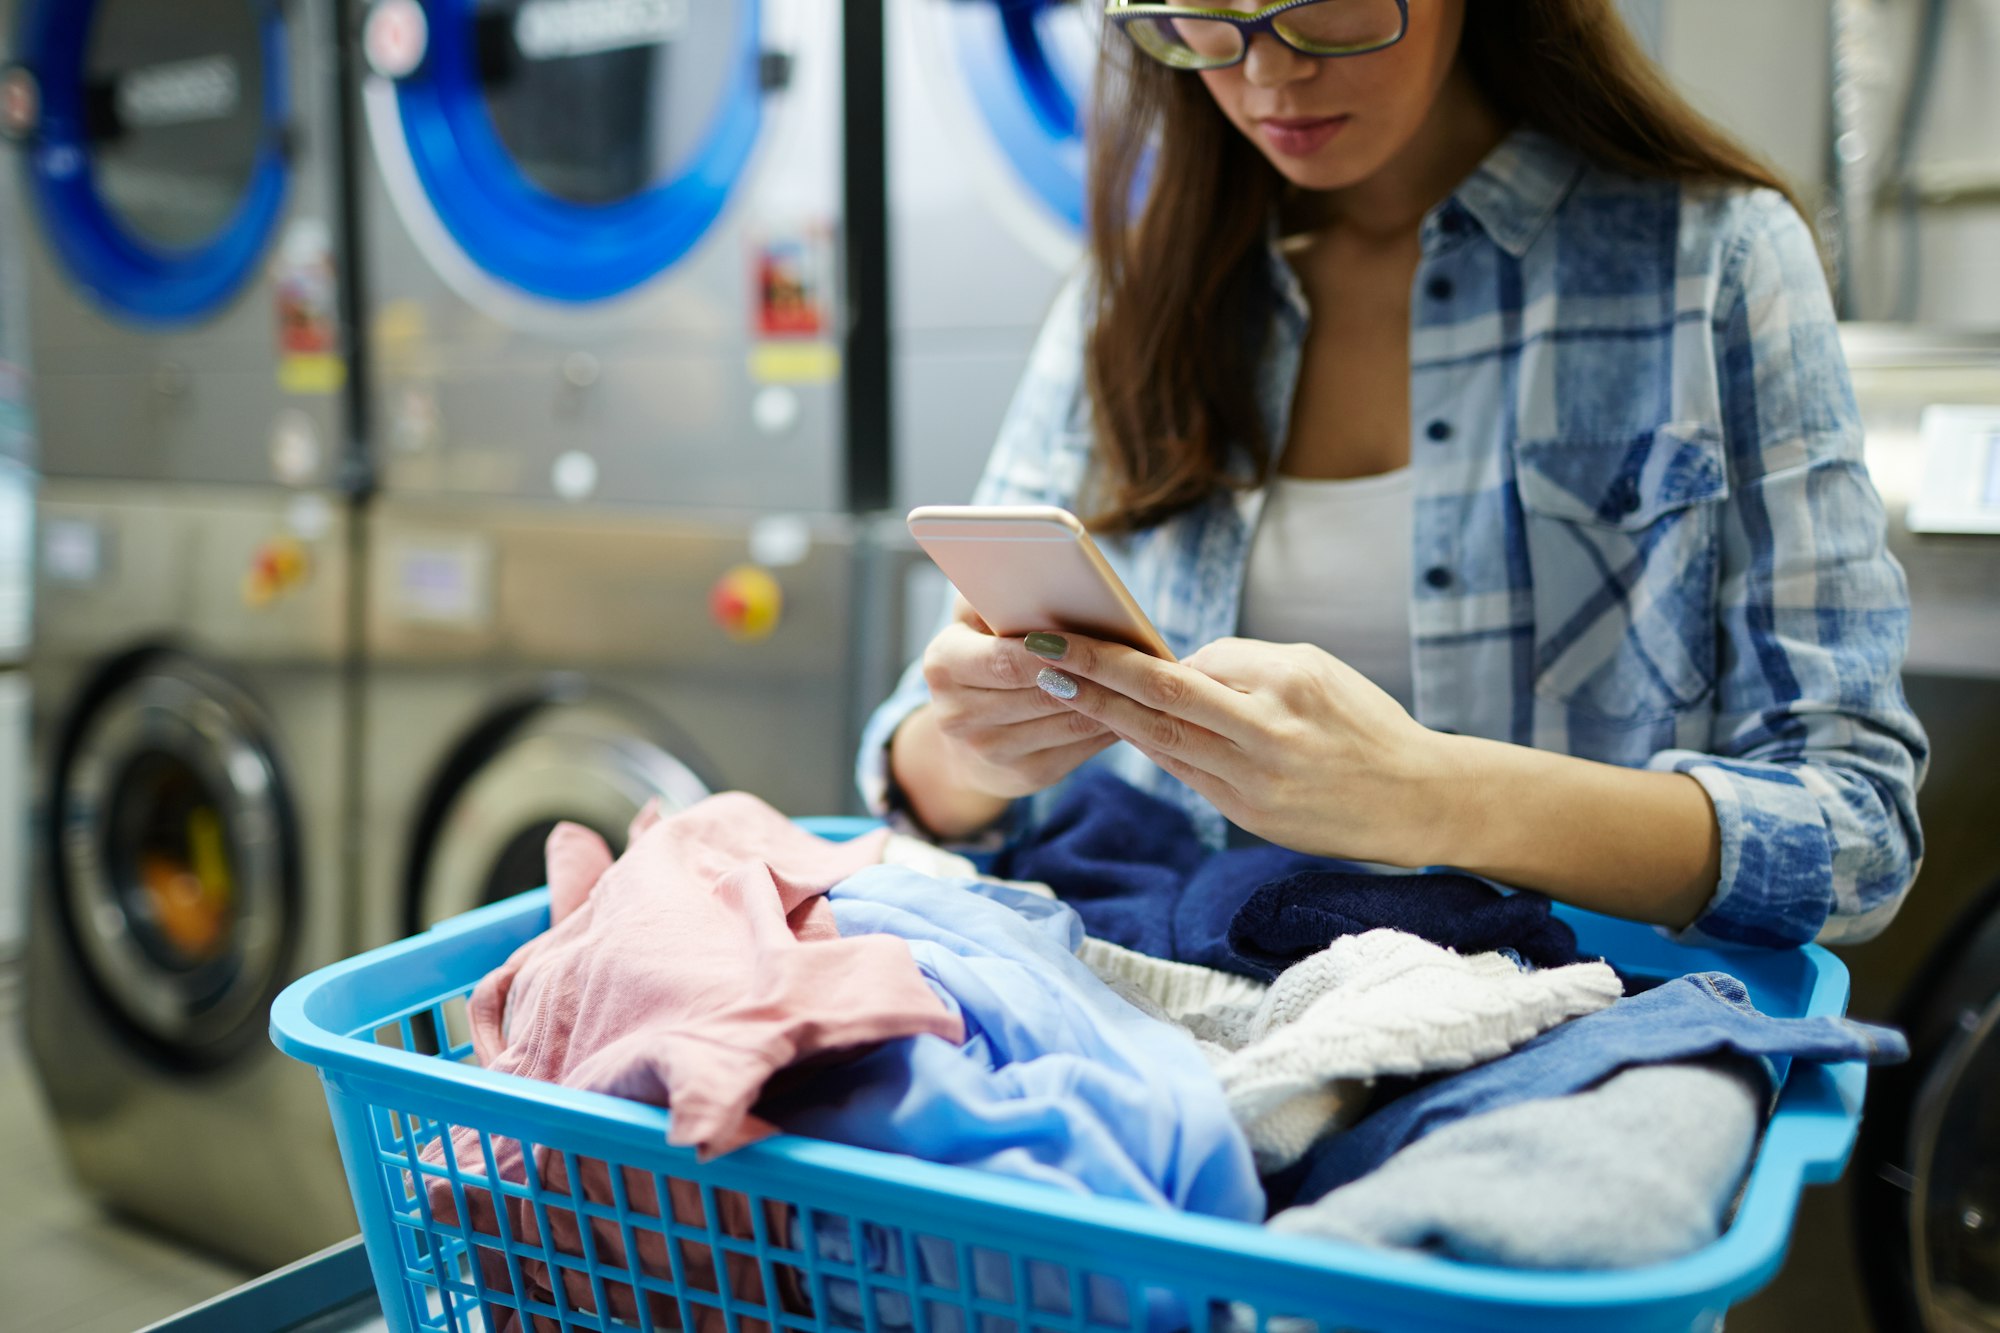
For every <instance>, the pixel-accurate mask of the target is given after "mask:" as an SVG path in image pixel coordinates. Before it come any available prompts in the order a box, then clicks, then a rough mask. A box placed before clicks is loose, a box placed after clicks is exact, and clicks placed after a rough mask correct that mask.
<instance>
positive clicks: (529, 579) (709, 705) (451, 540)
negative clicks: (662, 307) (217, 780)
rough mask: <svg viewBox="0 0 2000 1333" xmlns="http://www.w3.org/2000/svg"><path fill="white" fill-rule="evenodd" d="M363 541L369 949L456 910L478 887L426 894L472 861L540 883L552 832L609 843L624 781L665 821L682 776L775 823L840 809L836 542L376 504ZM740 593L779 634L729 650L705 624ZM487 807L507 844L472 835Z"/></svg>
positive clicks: (828, 526)
mask: <svg viewBox="0 0 2000 1333" xmlns="http://www.w3.org/2000/svg"><path fill="white" fill-rule="evenodd" d="M369 526H370V532H369V542H370V545H371V547H372V549H373V552H374V556H375V558H374V563H373V569H372V573H371V576H370V582H371V588H370V596H369V599H368V600H369V611H368V628H367V644H368V651H369V665H368V687H367V706H366V722H365V732H364V737H365V752H366V756H367V758H366V768H365V770H364V784H363V785H364V790H365V792H366V805H365V808H364V809H363V811H362V818H361V829H362V854H363V857H364V862H365V865H366V873H365V874H364V876H363V882H364V886H365V887H364V894H363V897H364V901H365V903H366V910H367V911H368V913H369V914H370V920H369V925H368V929H367V935H368V937H369V938H371V939H376V940H384V939H391V938H395V937H396V936H397V935H399V934H403V933H407V930H408V928H409V927H410V926H411V925H412V924H414V923H416V922H417V921H420V920H422V919H425V918H426V917H434V916H435V915H437V914H438V910H439V909H437V908H436V907H435V904H436V903H438V902H446V903H448V905H449V906H452V907H459V908H462V907H469V906H473V905H475V903H476V900H477V897H478V896H479V894H480V893H483V892H484V890H478V889H475V890H474V891H470V892H472V898H471V900H467V892H468V891H461V890H456V889H447V890H443V891H440V890H439V889H438V887H437V882H436V877H437V876H438V875H439V874H441V873H443V872H442V871H441V870H440V867H445V868H448V869H449V874H448V875H446V876H445V877H446V878H448V879H450V880H451V881H452V883H453V884H472V885H475V886H477V885H478V884H479V882H480V881H481V880H482V879H490V878H491V874H489V875H487V876H482V875H481V874H480V873H479V872H478V871H477V870H476V868H475V869H472V870H468V869H467V862H468V860H477V859H478V857H479V856H486V857H487V858H488V859H489V862H490V863H491V865H492V871H493V873H497V872H498V871H499V870H500V869H501V867H500V866H499V864H498V863H499V861H500V860H502V859H507V860H510V861H515V860H521V858H525V862H524V864H525V865H526V867H527V869H526V872H525V873H527V874H529V875H530V876H533V875H538V874H539V873H540V858H539V850H540V844H539V840H538V838H539V834H540V833H542V832H545V831H546V826H547V824H548V823H549V822H552V821H553V820H555V819H558V818H568V819H574V820H577V821H579V822H585V823H588V824H590V825H592V826H593V827H596V828H598V830H599V831H600V832H602V833H604V834H605V835H606V836H607V837H610V838H611V839H612V840H613V841H614V843H616V842H618V841H619V840H621V839H622V836H623V833H624V824H625V822H626V821H627V820H629V818H630V816H631V815H632V814H633V813H634V812H636V810H637V808H638V805H639V803H640V800H642V799H644V797H643V796H641V797H640V798H639V799H632V798H631V797H630V796H629V795H626V796H620V795H619V793H631V792H635V791H641V790H644V788H643V786H634V785H633V781H634V779H633V778H632V775H633V774H634V773H635V772H645V773H649V774H652V775H653V776H651V777H649V778H647V779H646V781H649V782H652V783H653V784H654V785H653V787H652V789H650V790H645V794H647V795H654V794H657V795H661V796H663V797H666V798H668V800H669V804H678V803H680V799H679V798H680V795H681V794H682V793H685V792H686V791H688V790H690V788H689V787H688V786H687V785H686V784H685V783H684V782H682V781H681V771H683V770H684V771H685V773H686V774H688V775H691V776H692V777H693V778H694V779H696V780H698V782H699V784H700V785H701V786H702V787H705V788H707V789H712V790H722V789H724V788H740V789H742V790H746V791H750V792H753V793H755V794H756V795H758V796H761V797H763V798H764V799H765V800H768V801H770V802H771V803H772V804H773V805H775V806H777V807H778V808H779V809H781V810H784V811H786V812H787V813H789V814H807V813H816V812H826V811H833V812H836V813H837V812H840V811H842V810H845V809H848V808H849V807H850V806H851V805H852V803H853V799H854V798H853V795H852V783H851V781H850V780H849V773H850V771H851V767H852V761H853V750H852V744H853V742H852V736H853V731H854V719H853V709H854V707H855V706H856V703H857V701H856V700H855V698H854V691H853V690H852V689H851V688H850V687H849V686H848V684H847V682H848V681H849V680H850V679H851V672H852V663H851V661H850V653H851V642H852V640H851V631H850V625H851V623H852V620H853V615H854V606H855V600H856V598H855V591H854V584H855V563H856V543H855V537H854V532H853V527H852V524H851V522H850V521H848V520H845V519H839V518H832V517H821V518H813V519H802V518H796V517H783V516H777V517H773V516H766V517H765V518H764V519H762V520H758V519H756V518H754V517H752V516H747V515H740V514H738V515H728V516H725V517H717V518H712V519H711V518H707V517H694V516H691V515H689V514H688V513H685V512H683V513H680V514H675V515H667V514H662V513H660V512H657V511H644V510H613V509H608V508H598V509H596V510H593V511H582V510H575V509H569V508H566V507H561V506H555V505H547V504H543V505H524V504H514V505H508V506H497V505H485V504H475V503H472V502H468V501H460V502H457V503H451V502H422V501H412V500H392V501H389V502H387V503H385V504H384V505H383V506H382V507H381V508H380V509H379V510H378V511H377V512H375V513H374V514H372V515H371V517H370V520H369ZM739 584H741V585H743V586H745V587H747V588H749V589H751V590H752V592H753V593H754V592H755V591H756V590H757V589H763V590H766V591H767V592H773V593H775V595H776V604H775V611H776V614H775V620H770V619H759V618H757V617H748V618H744V619H742V620H740V621H738V622H734V623H736V624H737V633H736V634H734V635H732V633H731V632H730V631H729V630H728V629H725V628H724V626H723V625H722V624H720V623H718V620H717V618H716V617H717V615H718V613H720V614H722V615H723V617H724V619H727V618H728V616H729V610H728V607H727V605H726V603H727V602H728V601H729V598H730V597H731V596H732V590H733V589H734V588H736V587H737V586H738V585H739ZM759 635H761V636H762V637H757V636H759ZM635 755H636V756H637V757H636V758H635ZM662 771H665V772H666V773H667V776H665V777H661V776H659V774H660V773H661V772H662ZM551 773H556V774H568V775H570V776H569V779H568V781H569V782H570V787H569V789H568V791H567V792H566V793H564V788H563V786H562V784H561V783H555V782H550V781H549V780H548V779H549V775H550V774H551ZM496 774H498V776H497V777H496V776H495V775H496ZM544 793H547V794H548V795H546V796H545V795H544ZM557 794H563V795H564V796H565V799H562V800H556V799H554V797H555V795H557ZM695 794H697V795H698V794H699V792H698V791H697V792H696V793H695ZM538 803H539V804H538ZM614 807H615V808H614ZM503 809H504V810H505V811H507V812H508V813H507V816H506V817H507V818H509V819H513V820H515V821H516V827H515V828H514V829H512V830H496V829H493V828H491V827H489V826H488V824H489V822H490V820H491V819H495V818H499V817H500V816H498V815H497V814H495V813H493V812H495V811H499V810H503ZM518 837H530V838H532V839H534V841H533V842H532V846H528V847H517V846H516V842H517V838H518ZM510 848H512V849H513V852H510V853H509V855H508V856H507V857H502V856H501V855H500V853H501V852H503V851H507V850H508V849H510ZM514 853H518V854H519V855H518V856H516V855H515V854H514ZM503 881H505V884H504V887H507V888H508V889H510V890H518V889H521V888H526V887H531V886H532V885H533V884H534V883H536V882H538V881H537V880H535V879H533V878H530V879H528V880H527V881H526V882H522V883H516V882H512V881H510V880H506V878H505V876H504V875H503V876H501V877H500V878H499V879H493V880H492V888H493V891H495V892H498V891H500V888H501V887H502V886H503V883H502V882H503ZM440 892H442V893H443V897H440V896H439V894H440ZM454 895H456V896H454ZM426 904H432V906H426Z"/></svg>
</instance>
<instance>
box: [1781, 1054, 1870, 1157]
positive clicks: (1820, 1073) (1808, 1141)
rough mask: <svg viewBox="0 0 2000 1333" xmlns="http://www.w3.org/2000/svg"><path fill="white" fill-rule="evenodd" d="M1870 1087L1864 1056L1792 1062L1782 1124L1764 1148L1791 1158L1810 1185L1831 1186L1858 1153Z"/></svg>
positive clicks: (1787, 1080) (1782, 1099) (1782, 1101)
mask: <svg viewBox="0 0 2000 1333" xmlns="http://www.w3.org/2000/svg"><path fill="white" fill-rule="evenodd" d="M1867 1089H1868V1066H1867V1065H1866V1064H1865V1063H1863V1062H1862V1061H1860V1060H1843V1061H1841V1062H1839V1063H1838V1064H1818V1063H1815V1062H1813V1061H1810V1060H1794V1061H1792V1068H1791V1073H1790V1076H1789V1077H1787V1078H1786V1079H1785V1088H1784V1091H1783V1092H1782V1093H1780V1094H1779V1096H1778V1108H1777V1116H1774V1117H1773V1119H1772V1123H1773V1125H1774V1126H1779V1127H1780V1128H1776V1129H1774V1130H1773V1132H1772V1133H1771V1134H1770V1135H1768V1136H1767V1141H1766V1143H1765V1147H1764V1151H1765V1152H1766V1153H1769V1154H1774V1155H1778V1156H1781V1157H1790V1158H1792V1159H1793V1160H1794V1161H1796V1162H1797V1163H1798V1170H1799V1175H1800V1178H1801V1179H1802V1180H1804V1181H1805V1182H1806V1183H1808V1184H1812V1185H1827V1184H1831V1183H1832V1182H1834V1181H1836V1180H1838V1179H1840V1176H1841V1173H1842V1172H1843V1171H1845V1170H1846V1169H1847V1159H1848V1158H1849V1157H1850V1156H1852V1155H1853V1153H1854V1140H1855V1136H1856V1134H1857V1133H1858V1131H1859V1129H1860V1126H1861V1099H1862V1096H1863V1095H1864V1094H1865V1093H1866V1092H1867ZM1778 1116H1782V1117H1783V1119H1779V1118H1778ZM1774 1165H1775V1163H1774Z"/></svg>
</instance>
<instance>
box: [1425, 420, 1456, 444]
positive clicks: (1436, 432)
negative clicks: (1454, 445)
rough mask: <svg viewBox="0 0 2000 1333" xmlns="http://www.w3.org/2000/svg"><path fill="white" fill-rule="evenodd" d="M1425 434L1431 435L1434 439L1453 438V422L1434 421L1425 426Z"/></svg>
mask: <svg viewBox="0 0 2000 1333" xmlns="http://www.w3.org/2000/svg"><path fill="white" fill-rule="evenodd" d="M1424 434H1426V435H1428V436H1430V437H1431V438H1432V439H1433V440H1448V439H1450V438H1451V423H1450V422H1449V421H1433V422H1432V423H1431V424H1430V425H1428V426H1426V427H1424Z"/></svg>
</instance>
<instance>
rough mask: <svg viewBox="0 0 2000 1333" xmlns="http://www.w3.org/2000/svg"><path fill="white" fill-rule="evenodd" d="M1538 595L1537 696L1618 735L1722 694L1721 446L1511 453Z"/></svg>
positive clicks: (1662, 439)
mask: <svg viewBox="0 0 2000 1333" xmlns="http://www.w3.org/2000/svg"><path fill="white" fill-rule="evenodd" d="M1515 464H1516V468H1515V475H1516V480H1517V484H1518V487H1519V492H1520V497H1521V508H1522V511H1523V515H1524V520H1525V531H1526V538H1527V553H1528V562H1529V566H1530V575H1531V578H1532V581H1533V588H1534V614H1535V693H1536V694H1537V695H1538V696H1540V697H1541V698H1543V699H1547V700H1550V701H1552V702H1556V703H1560V704H1562V705H1564V706H1565V707H1568V708H1571V709H1574V710H1576V711H1578V712H1581V713H1585V714H1588V715H1590V716H1592V717H1595V718H1598V719H1601V720H1603V721H1607V722H1613V723H1635V724H1636V723H1642V722H1648V721H1655V720H1658V719H1660V718H1664V717H1671V716H1673V715H1674V714H1677V713H1681V712H1685V711H1686V710H1687V709H1689V708H1691V707H1693V706H1694V705H1696V704H1698V703H1700V702H1701V701H1702V700H1703V699H1704V698H1705V697H1706V696H1707V695H1708V693H1709V691H1710V690H1711V689H1713V688H1714V685H1715V662H1716V614H1717V612H1716V577H1717V546H1718V535H1717V524H1718V519H1719V515H1720V510H1721V502H1722V501H1723V500H1725V499H1726V498H1728V494H1729V482H1728V471H1727V468H1726V467H1725V466H1724V462H1723V452H1722V437H1721V435H1720V433H1719V432H1718V431H1717V430H1716V429H1715V428H1714V427H1711V426H1706V425H1699V424H1693V423H1685V422H1677V423H1670V424H1668V425H1664V426H1661V427H1659V428H1658V429H1657V430H1655V431H1654V432H1653V433H1652V434H1651V435H1649V436H1646V437H1642V438H1640V439H1638V440H1621V441H1601V440H1543V441H1532V442H1524V443H1521V444H1519V445H1517V446H1516V448H1515Z"/></svg>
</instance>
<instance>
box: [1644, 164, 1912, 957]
mask: <svg viewBox="0 0 2000 1333" xmlns="http://www.w3.org/2000/svg"><path fill="white" fill-rule="evenodd" d="M1740 201H1741V202H1740V206H1739V211H1740V217H1739V220H1738V221H1739V226H1738V229H1737V230H1736V234H1735V237H1734V240H1733V241H1732V243H1731V245H1730V248H1729V250H1728V252H1727V258H1726V261H1725V263H1724V265H1723V268H1722V271H1721V277H1720V282H1719V289H1718V294H1717V299H1716V304H1715V309H1714V331H1715V345H1716V347H1717V349H1718V362H1719V364H1718V366H1717V376H1718V381H1717V382H1718V388H1719V390H1720V393H1721V398H1722V410H1723V432H1724V440H1725V446H1726V449H1727V454H1728V465H1729V486H1730V493H1729V498H1728V500H1727V501H1726V503H1725V505H1724V507H1723V514H1722V535H1721V540H1722V552H1721V568H1720V574H1719V588H1718V593H1719V605H1720V609H1721V617H1722V621H1721V626H1720V628H1721V630H1722V633H1721V636H1720V641H1721V661H1720V662H1719V663H1718V667H1719V676H1718V681H1717V691H1718V697H1717V700H1716V706H1715V711H1714V723H1713V730H1712V735H1711V738H1710V741H1709V744H1708V746H1707V747H1706V748H1707V750H1708V752H1707V753H1697V752H1695V751H1692V750H1666V751H1662V752H1661V753H1659V754H1657V755H1655V756H1653V758H1652V759H1651V760H1650V762H1649V765H1648V766H1649V767H1652V768H1656V769H1666V770H1676V771H1680V772H1685V773H1688V774H1690V775H1692V776H1693V777H1694V778H1695V779H1696V780H1697V781H1699V782H1700V783H1701V784H1702V787H1703V788H1704V789H1705V790H1706V791H1707V793H1708V795H1709V797H1710V799H1711V800H1712V801H1713V803H1714V806H1715V812H1716V817H1717V821H1718V824H1719V828H1720V832H1721V841H1722V873H1721V880H1720V884H1719V886H1718V888H1717V891H1716V894H1715V896H1714V898H1713V899H1712V901H1711V902H1710V904H1709V906H1708V908H1707V910H1706V911H1705V912H1704V913H1703V915H1702V916H1701V918H1700V919H1699V920H1698V921H1696V922H1695V924H1694V926H1693V927H1692V929H1691V932H1690V933H1692V934H1694V935H1698V936H1702V937H1708V938H1713V939H1720V940H1727V941H1735V942H1742V943H1750V944H1761V945H1789V944H1796V943H1801V942H1804V941H1806V940H1810V939H1813V938H1815V937H1817V938H1819V939H1821V940H1824V941H1843V940H1859V939H1865V938H1868V937H1869V936H1872V935H1874V934H1875V933H1877V932H1878V931H1880V930H1881V929H1882V927H1883V926H1885V925H1886V924H1887V923H1888V921H1889V919H1890V917H1892V916H1893V915H1894V914H1895V911H1896V908H1897V905H1898V904H1899V903H1900V901H1901V899H1902V895H1903V894H1904V892H1905V891H1906V890H1907V889H1908V888H1909V885H1910V882H1911V880H1912V879H1913V878H1914V876H1915V874H1916V869H1917V865H1918V861H1919V859H1920V857H1921V855H1922V847H1923V843H1922V834H1921V832H1920V830H1919V827H1918V823H1917V809H1916V791H1917V786H1918V784H1919V782H1920V781H1921V779H1922V776H1923V770H1924V767H1925V764H1926V762H1927V758H1928V746H1927V742H1926V740H1925V737H1924V733H1923V730H1922V728H1921V727H1920V726H1919V725H1918V723H1917V720H1916V718H1915V716H1914V715H1913V714H1912V713H1911V711H1910V709H1909V705H1908V703H1907V702H1906V701H1905V699H1904V697H1903V690H1902V685H1901V681H1900V677H1899V671H1900V668H1901V665H1902V660H1903V651H1904V646H1905V641H1906V639H1907V636H1908V627H1909V610H1908V596H1907V590H1906V588H1905V584H1904V580H1903V572H1902V570H1901V568H1900V567H1899V566H1898V565H1897V564H1896V562H1895V559H1894V558H1893V557H1892V556H1890V554H1889V553H1888V551H1887V549H1886V548H1885V545H1884V518H1883V511H1882V503H1881V500H1880V499H1879V498H1878V496H1877V495H1876V492H1875V489H1874V487H1873V485H1872V484H1871V483H1870V482H1869V479H1868V475H1867V471H1866V468H1865V467H1864V465H1863V463H1862V452H1861V427H1860V421H1859V416H1858V413H1857V411H1856V408H1855V404H1854V399H1853V394H1852V391H1851V389H1850V387H1849V384H1848V380H1847V376H1846V371H1845V362H1844V359H1843V357H1842V355H1841V350H1840V345H1839V340H1838V335H1837V330H1836V327H1835V323H1834V316H1833V310H1832V306H1831V303H1830V301H1829V299H1828V296H1827V289H1826V281H1825V278H1824V276H1823V275H1822V273H1821V270H1820V266H1819V260H1818V256H1817V253H1816V251H1815V249H1814V246H1813V241H1812V237H1811V235H1810V233H1809V232H1808V231H1807V229H1806V227H1805V224H1804V223H1803V222H1802V221H1801V220H1800V219H1799V217H1798V215H1797V213H1795V212H1794V211H1793V210H1792V208H1791V207H1790V205H1789V204H1787V203H1786V202H1785V201H1784V200H1782V199H1781V198H1779V197H1778V196H1777V195H1775V194H1772V193H1770V192H1759V193H1756V194H1748V195H1743V196H1740Z"/></svg>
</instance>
